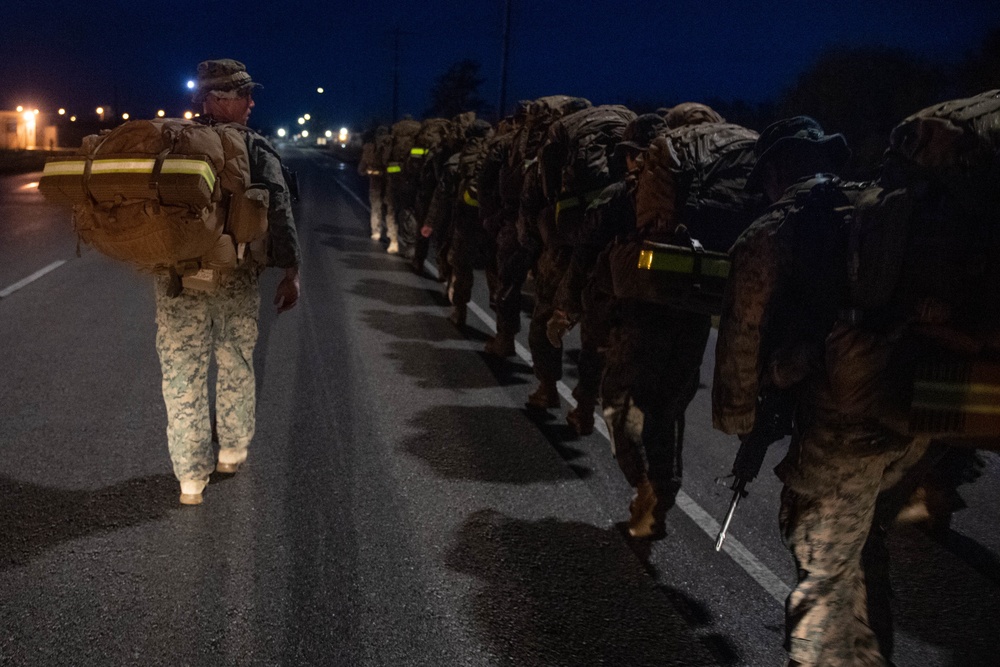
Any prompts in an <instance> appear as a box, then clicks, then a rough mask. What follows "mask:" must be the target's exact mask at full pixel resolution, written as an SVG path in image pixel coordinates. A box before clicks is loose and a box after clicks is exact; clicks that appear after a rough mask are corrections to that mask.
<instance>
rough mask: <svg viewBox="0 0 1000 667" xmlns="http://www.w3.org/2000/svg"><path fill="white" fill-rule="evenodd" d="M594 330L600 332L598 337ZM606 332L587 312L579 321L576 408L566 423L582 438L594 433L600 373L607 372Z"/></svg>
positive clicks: (574, 395) (574, 391) (574, 393)
mask: <svg viewBox="0 0 1000 667" xmlns="http://www.w3.org/2000/svg"><path fill="white" fill-rule="evenodd" d="M595 329H597V331H598V333H597V335H596V336H595V335H594V330H595ZM603 329H604V327H603V325H602V324H600V323H595V322H593V321H592V320H591V319H590V318H589V317H588V313H586V312H584V314H583V317H582V318H581V319H580V357H579V360H578V361H577V369H578V371H579V375H580V379H579V381H578V382H577V383H576V387H574V388H573V398H575V399H576V407H575V408H573V410H571V411H570V413H569V414H568V415H567V416H566V421H567V422H568V423H569V425H570V426H572V427H573V429H574V430H575V431H576V432H577V434H579V435H589V434H591V433H593V432H594V408H595V407H596V406H597V399H598V396H599V393H600V387H601V373H602V372H603V370H604V354H603V352H602V345H603V344H604V343H605V342H606V341H605V337H604V336H602V335H601V334H600V332H601V331H602V330H603Z"/></svg>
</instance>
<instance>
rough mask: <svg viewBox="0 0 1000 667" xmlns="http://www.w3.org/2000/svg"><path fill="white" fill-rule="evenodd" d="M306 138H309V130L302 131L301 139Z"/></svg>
mask: <svg viewBox="0 0 1000 667" xmlns="http://www.w3.org/2000/svg"><path fill="white" fill-rule="evenodd" d="M308 136H309V130H302V138H303V139H304V138H306V137H308Z"/></svg>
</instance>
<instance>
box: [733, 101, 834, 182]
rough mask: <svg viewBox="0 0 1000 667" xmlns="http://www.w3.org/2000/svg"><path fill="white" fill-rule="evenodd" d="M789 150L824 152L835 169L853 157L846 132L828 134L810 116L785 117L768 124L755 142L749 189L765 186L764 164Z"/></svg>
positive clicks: (810, 152) (820, 153)
mask: <svg viewBox="0 0 1000 667" xmlns="http://www.w3.org/2000/svg"><path fill="white" fill-rule="evenodd" d="M789 151H799V152H802V153H807V154H815V155H824V156H825V157H827V158H828V159H829V161H830V168H831V169H832V170H833V171H834V173H836V172H838V171H840V170H841V169H842V168H843V167H844V165H846V164H847V161H848V159H850V157H851V149H850V148H848V147H847V139H845V138H844V135H842V134H826V133H825V132H824V131H823V126H821V125H820V124H819V123H818V122H817V121H816V120H815V119H814V118H811V117H809V116H794V117H792V118H784V119H782V120H779V121H776V122H774V123H771V124H770V125H768V126H767V127H766V128H765V129H764V131H763V132H761V134H760V137H759V138H758V139H757V143H756V144H755V145H754V153H756V155H757V162H756V164H754V167H753V169H752V170H751V171H750V175H749V176H748V177H747V182H746V189H747V190H751V191H760V190H762V189H763V187H764V186H763V178H764V165H766V164H768V163H769V162H771V161H773V160H776V159H779V158H781V157H782V156H783V155H787V152H789Z"/></svg>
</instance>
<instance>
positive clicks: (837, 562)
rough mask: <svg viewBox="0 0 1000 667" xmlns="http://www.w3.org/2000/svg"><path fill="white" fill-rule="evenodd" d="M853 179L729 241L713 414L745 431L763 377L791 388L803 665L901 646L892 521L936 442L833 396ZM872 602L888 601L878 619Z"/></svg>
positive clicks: (870, 666)
mask: <svg viewBox="0 0 1000 667" xmlns="http://www.w3.org/2000/svg"><path fill="white" fill-rule="evenodd" d="M850 187H851V186H850V185H848V184H843V183H841V182H839V181H836V180H835V178H834V177H829V176H824V177H818V178H816V179H813V180H808V181H801V182H799V183H798V184H796V185H794V186H793V187H791V188H790V189H789V190H788V191H787V192H786V194H785V195H784V196H783V197H782V198H781V199H780V200H779V201H777V202H776V203H775V204H773V205H772V206H771V208H770V209H769V210H768V211H767V212H766V213H765V214H764V215H763V216H761V218H759V219H758V220H757V221H756V222H754V224H753V225H752V226H751V227H750V228H749V229H748V230H747V232H746V233H745V234H744V235H743V236H742V237H741V238H740V240H739V242H738V243H737V244H736V246H735V247H734V248H733V251H732V262H733V263H732V270H731V273H730V277H729V288H728V292H727V295H726V301H725V306H724V311H723V315H722V319H721V323H720V326H719V340H718V347H717V349H716V367H715V382H714V384H713V395H712V398H713V422H714V424H715V427H716V428H718V429H720V430H723V431H725V432H727V433H747V432H749V431H750V430H751V429H752V427H753V424H754V421H755V419H756V401H757V395H758V392H759V390H760V388H761V384H762V383H765V382H766V383H767V384H770V385H773V386H776V387H778V388H782V389H792V390H793V391H794V392H795V396H796V399H797V408H796V432H795V433H794V435H793V437H792V442H791V446H790V447H789V452H788V455H787V456H786V457H785V459H784V460H783V461H782V462H781V464H780V465H779V466H778V467H777V468H776V472H777V473H778V476H779V478H780V479H781V480H782V482H784V484H785V487H784V490H783V491H782V496H781V512H780V519H779V523H780V526H781V533H782V536H783V538H784V540H785V543H786V545H787V546H788V548H789V549H790V550H791V552H792V554H793V556H794V557H795V561H796V565H797V570H798V573H799V577H798V583H797V585H796V587H795V588H794V590H793V591H792V593H791V594H790V595H789V597H788V601H787V604H786V648H787V650H788V651H789V657H790V659H791V660H794V661H796V662H797V663H798V664H801V665H829V666H832V667H838V666H845V667H846V666H848V665H852V666H858V665H860V666H864V667H874V666H884V665H886V664H887V663H886V660H885V658H884V657H883V655H886V656H887V655H888V654H889V652H890V650H891V628H890V627H889V619H888V602H887V599H888V590H889V589H888V578H887V566H886V558H887V557H886V549H885V530H886V528H887V527H888V525H889V524H890V523H891V521H892V519H893V518H894V516H895V514H896V512H897V511H898V510H899V508H900V506H901V505H902V503H903V501H905V499H906V497H907V496H908V495H909V492H910V491H912V489H913V486H914V485H915V481H914V473H915V472H916V471H918V470H920V468H919V467H917V464H918V463H920V462H921V461H922V459H923V458H924V457H925V454H926V452H927V448H928V442H927V441H926V440H913V439H910V438H905V437H902V436H899V435H896V434H893V433H892V432H890V431H888V430H887V429H884V428H882V427H881V426H880V425H879V424H878V422H877V420H876V419H874V418H858V417H855V416H850V415H845V414H843V413H842V412H840V411H838V409H837V406H836V403H835V401H834V400H833V398H832V395H831V388H830V385H829V375H828V373H829V372H830V371H831V369H833V368H837V372H852V369H851V367H850V364H852V363H855V362H854V361H853V360H851V359H847V358H840V359H830V360H827V359H826V355H825V350H826V348H825V345H826V340H827V338H828V336H829V335H830V332H831V330H834V329H835V325H834V323H835V321H836V319H837V312H838V307H839V306H840V305H841V303H842V292H843V285H842V284H841V283H840V276H841V275H846V266H847V262H846V255H845V254H844V249H845V247H846V244H845V240H844V239H843V238H841V236H840V231H839V230H840V229H841V226H839V225H838V224H837V221H838V220H837V217H836V216H837V215H838V214H837V213H836V212H835V211H834V210H833V209H834V208H835V207H836V206H840V205H843V204H844V203H846V201H847V199H846V198H845V197H844V196H843V194H842V193H843V192H844V191H846V190H847V189H849V188H850ZM838 193H841V194H839V195H838ZM830 363H832V364H833V365H832V366H831V365H829V364H830ZM866 588H867V591H866ZM870 609H877V610H878V612H879V613H878V614H875V615H873V617H872V618H869V610H870ZM876 630H877V631H878V632H877V633H876ZM876 634H877V635H878V636H876Z"/></svg>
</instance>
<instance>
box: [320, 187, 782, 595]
mask: <svg viewBox="0 0 1000 667" xmlns="http://www.w3.org/2000/svg"><path fill="white" fill-rule="evenodd" d="M333 180H334V182H336V183H337V185H339V186H340V187H341V188H342V189H343V190H344V191H345V192H347V193H348V194H349V195H351V196H352V197H354V199H355V200H356V201H357V202H358V203H359V204H361V206H363V207H364V208H365V209H367V210H369V211H370V210H371V209H370V208H369V207H368V205H367V204H365V203H364V202H363V201H361V199H360V198H359V197H358V196H357V195H356V194H354V193H353V192H352V191H351V190H350V189H349V188H348V187H347V186H346V185H344V184H343V183H341V182H340V181H339V180H337V179H333ZM424 268H425V269H427V272H428V273H430V274H431V275H432V276H434V277H435V278H437V276H438V272H437V267H436V266H434V265H433V264H431V263H430V260H427V261H425V262H424ZM468 308H469V310H471V311H472V312H473V313H474V314H475V316H476V317H478V318H479V319H480V320H482V321H483V323H484V324H485V325H486V326H487V327H489V329H490V331H492V332H494V333H495V332H496V330H497V325H496V322H495V321H494V320H493V318H492V317H490V316H489V315H488V314H487V313H486V311H485V310H483V309H482V308H481V307H480V306H479V304H477V303H475V302H474V301H470V302H469V306H468ZM514 347H515V349H516V350H517V356H519V357H520V358H521V359H523V360H524V361H525V362H527V363H528V364H530V363H531V352H529V351H528V349H527V348H525V347H524V346H523V345H521V343H519V342H518V341H514ZM557 386H558V387H559V394H560V395H561V396H562V397H563V398H564V399H566V402H567V403H569V404H570V407H573V408H575V407H576V400H575V399H574V398H573V391H572V390H571V389H570V388H569V387H568V386H567V385H566V383H564V382H563V381H562V380H560V381H559V382H558V384H557ZM594 414H595V416H596V419H594V428H596V429H597V432H598V433H600V434H601V435H603V436H604V438H605V439H606V440H607V441H608V442H609V443H610V442H611V435H610V434H609V433H608V427H607V424H606V423H605V421H604V419H603V417H601V415H600V413H598V412H596V411H595V412H594ZM677 506H678V507H679V508H681V511H682V512H684V513H685V514H687V515H688V518H690V519H691V520H692V521H694V523H695V524H696V525H697V526H698V527H699V528H701V529H702V530H703V531H705V534H706V535H708V537H709V538H710V539H711V540H712V543H713V544H714V543H715V536H716V535H718V534H719V528H720V525H719V522H718V521H716V520H715V519H713V518H712V515H711V514H709V513H708V512H706V511H705V509H704V508H703V507H702V506H701V505H699V504H698V503H696V502H695V501H694V499H693V498H691V496H689V495H688V494H686V493H685V492H684V490H683V489H681V490H680V491H679V492H678V493H677ZM722 550H723V551H725V552H726V553H727V554H729V557H730V558H732V559H733V561H734V562H735V563H736V564H737V565H739V566H740V567H741V568H743V570H744V571H746V573H747V574H749V575H750V576H751V577H752V578H753V580H754V581H756V582H757V583H758V584H760V586H761V588H763V589H764V590H765V591H767V592H768V593H769V594H770V595H771V597H773V598H774V599H775V600H777V601H778V602H779V603H781V604H784V602H785V598H787V597H788V594H789V593H790V592H791V590H792V589H791V588H789V586H788V585H787V584H786V583H785V582H784V581H782V580H781V578H780V577H778V575H776V574H775V573H774V572H772V571H771V570H770V569H769V568H768V567H767V566H766V565H764V563H762V562H761V561H760V560H759V559H758V558H757V557H756V556H754V555H753V554H752V553H751V552H750V550H749V549H747V548H746V547H745V546H743V544H742V543H740V541H739V540H737V539H736V538H735V537H733V536H732V535H729V536H728V537H727V538H726V542H725V544H723V545H722Z"/></svg>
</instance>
